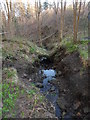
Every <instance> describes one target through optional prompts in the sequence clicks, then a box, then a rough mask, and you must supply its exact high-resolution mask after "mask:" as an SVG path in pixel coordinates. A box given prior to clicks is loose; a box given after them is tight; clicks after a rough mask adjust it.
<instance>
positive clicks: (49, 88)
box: [39, 69, 61, 118]
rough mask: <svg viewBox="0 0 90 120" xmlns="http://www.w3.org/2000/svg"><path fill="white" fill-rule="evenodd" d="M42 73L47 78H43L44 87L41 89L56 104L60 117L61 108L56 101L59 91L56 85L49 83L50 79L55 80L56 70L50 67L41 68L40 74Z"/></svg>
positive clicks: (57, 115)
mask: <svg viewBox="0 0 90 120" xmlns="http://www.w3.org/2000/svg"><path fill="white" fill-rule="evenodd" d="M41 73H42V75H43V77H45V78H44V79H43V88H41V89H40V91H41V93H43V94H44V95H45V96H46V98H47V99H48V100H49V101H50V102H51V103H52V104H53V105H54V107H55V114H56V117H58V118H60V117H61V110H60V108H59V106H58V104H57V102H56V101H57V99H58V95H59V91H58V88H57V87H56V86H54V85H52V84H51V83H49V81H51V80H55V75H56V71H55V70H53V69H49V70H47V69H46V70H40V71H39V74H41Z"/></svg>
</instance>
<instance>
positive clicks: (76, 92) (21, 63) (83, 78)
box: [3, 48, 90, 120]
mask: <svg viewBox="0 0 90 120" xmlns="http://www.w3.org/2000/svg"><path fill="white" fill-rule="evenodd" d="M43 57H45V58H46V59H42V58H43ZM38 58H39V59H40V62H38V61H35V62H34V64H31V63H29V62H27V61H25V60H23V59H20V58H19V57H18V56H17V57H15V58H12V61H10V60H9V59H8V58H7V59H6V60H5V61H3V67H14V68H16V69H17V72H18V76H19V79H20V80H21V81H22V82H23V83H24V84H25V86H26V87H27V88H28V87H29V84H30V83H37V82H39V83H42V81H43V77H42V76H40V75H39V70H40V69H41V68H42V67H44V68H45V69H49V68H52V69H55V70H56V72H57V74H56V80H55V81H50V83H51V84H53V85H54V86H56V87H57V88H58V90H59V97H58V100H57V104H58V105H59V107H60V109H61V111H62V118H68V117H69V118H72V119H74V118H82V119H83V120H86V119H87V118H88V116H90V115H89V113H90V101H89V96H88V69H87V68H84V67H83V64H82V62H81V59H80V57H79V53H78V52H77V51H76V52H74V53H71V54H67V53H66V51H65V48H59V49H57V50H56V51H55V52H54V53H53V54H52V55H51V56H49V57H48V58H47V56H38ZM43 65H44V66H43ZM20 99H21V100H20V101H23V102H24V103H26V104H28V102H29V101H28V100H26V97H25V96H24V97H22V98H20ZM23 99H24V100H23ZM23 102H22V105H24V104H23ZM29 103H30V102H29ZM17 104H21V103H19V102H17ZM26 104H25V105H24V108H25V111H28V105H26ZM41 106H42V105H41ZM48 106H49V107H48ZM45 107H46V111H44V113H45V114H44V113H43V114H42V110H40V111H41V112H40V111H39V113H40V114H39V115H38V114H37V115H36V118H37V116H38V117H42V118H44V117H46V118H47V117H48V118H55V111H54V108H53V110H52V111H53V112H51V109H52V106H51V103H49V102H48V103H47V102H46V106H45ZM42 109H43V107H42ZM49 109H50V110H49ZM19 112H20V111H19ZM18 114H19V113H18ZM35 114H36V113H35ZM29 115H30V112H29V111H28V112H26V115H25V116H27V117H29ZM41 115H42V116H41ZM19 117H20V116H19ZM34 117H35V116H34Z"/></svg>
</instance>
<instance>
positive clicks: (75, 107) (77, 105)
mask: <svg viewBox="0 0 90 120" xmlns="http://www.w3.org/2000/svg"><path fill="white" fill-rule="evenodd" d="M80 105H81V102H80V101H78V102H77V103H75V104H74V106H73V107H74V110H77V109H78V108H79V106H80Z"/></svg>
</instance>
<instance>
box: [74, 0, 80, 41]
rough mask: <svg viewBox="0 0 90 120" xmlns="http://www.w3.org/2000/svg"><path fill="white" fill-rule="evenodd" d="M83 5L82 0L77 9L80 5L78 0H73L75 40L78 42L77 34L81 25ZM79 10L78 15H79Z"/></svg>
mask: <svg viewBox="0 0 90 120" xmlns="http://www.w3.org/2000/svg"><path fill="white" fill-rule="evenodd" d="M81 5H82V0H80V3H79V11H78V10H77V7H78V1H77V0H75V2H74V1H73V42H74V43H77V34H78V26H79V19H80V13H81ZM77 12H78V16H77Z"/></svg>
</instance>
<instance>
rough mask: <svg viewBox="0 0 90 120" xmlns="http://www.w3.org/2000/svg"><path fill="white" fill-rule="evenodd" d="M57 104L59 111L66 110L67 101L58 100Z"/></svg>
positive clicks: (62, 98)
mask: <svg viewBox="0 0 90 120" xmlns="http://www.w3.org/2000/svg"><path fill="white" fill-rule="evenodd" d="M57 103H58V105H59V106H60V108H61V109H66V106H67V101H66V100H65V98H64V97H60V98H58V100H57Z"/></svg>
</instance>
